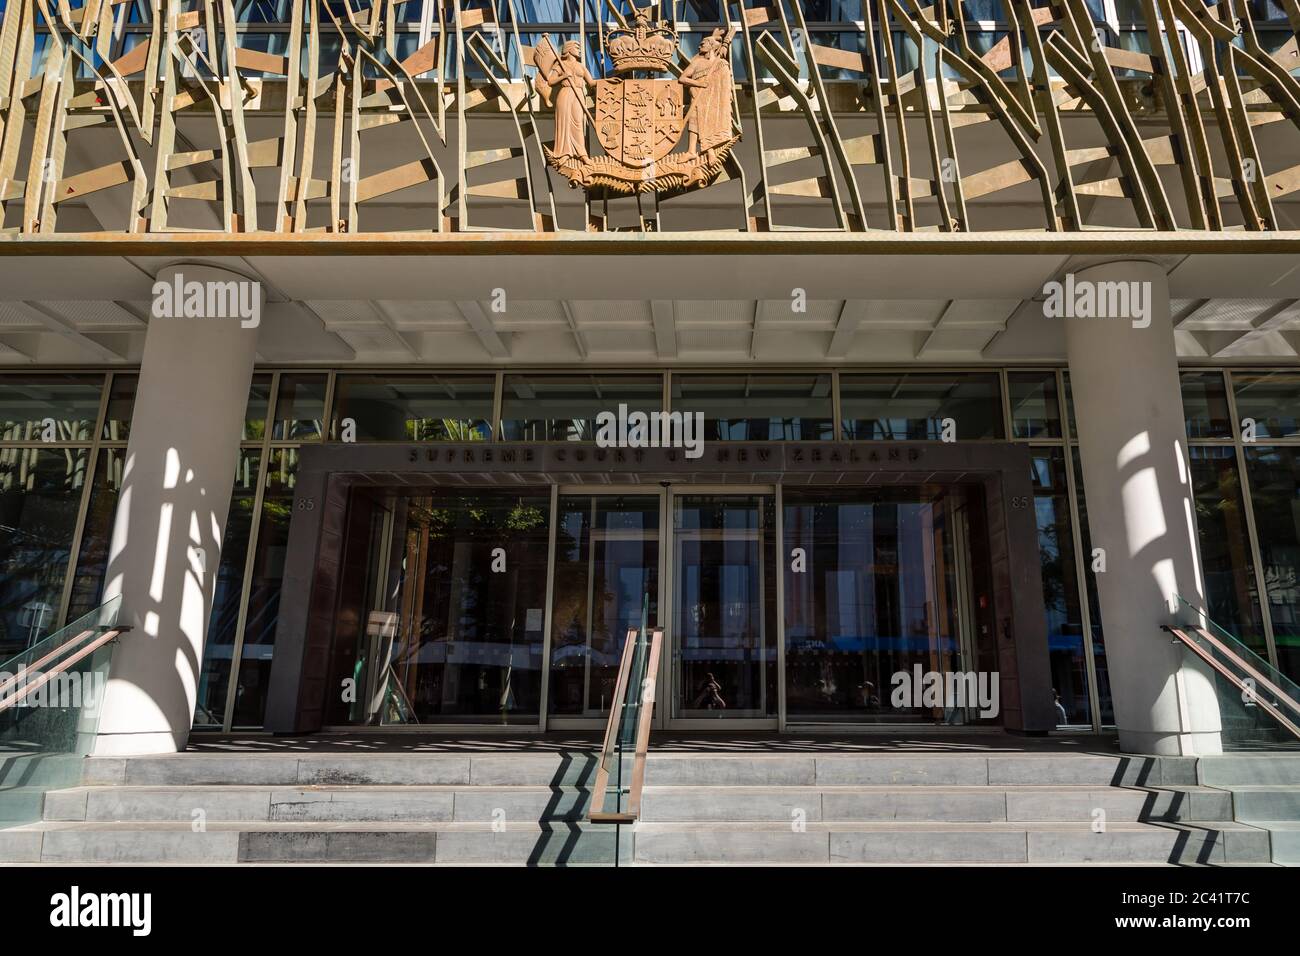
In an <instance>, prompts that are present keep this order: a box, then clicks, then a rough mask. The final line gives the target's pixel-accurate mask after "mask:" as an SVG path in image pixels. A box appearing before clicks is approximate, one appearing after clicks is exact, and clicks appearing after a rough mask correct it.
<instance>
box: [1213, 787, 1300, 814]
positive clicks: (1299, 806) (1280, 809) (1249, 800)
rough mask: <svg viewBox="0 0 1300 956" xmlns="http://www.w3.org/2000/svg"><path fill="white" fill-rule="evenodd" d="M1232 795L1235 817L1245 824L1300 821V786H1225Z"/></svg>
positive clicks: (1226, 791) (1225, 789)
mask: <svg viewBox="0 0 1300 956" xmlns="http://www.w3.org/2000/svg"><path fill="white" fill-rule="evenodd" d="M1223 792H1224V793H1231V794H1232V805H1233V808H1234V817H1235V819H1237V820H1241V821H1242V822H1244V823H1253V822H1254V821H1256V820H1300V785H1288V784H1264V785H1262V786H1241V785H1237V784H1234V785H1232V786H1225V787H1224V788H1223Z"/></svg>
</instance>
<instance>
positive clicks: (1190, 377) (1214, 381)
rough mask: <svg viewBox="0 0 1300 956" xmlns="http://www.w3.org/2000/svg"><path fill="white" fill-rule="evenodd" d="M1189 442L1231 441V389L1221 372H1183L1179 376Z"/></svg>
mask: <svg viewBox="0 0 1300 956" xmlns="http://www.w3.org/2000/svg"><path fill="white" fill-rule="evenodd" d="M1179 380H1180V382H1181V385H1182V393H1183V414H1184V416H1185V417H1186V419H1187V437H1188V438H1231V437H1232V416H1231V415H1230V414H1229V412H1228V389H1227V387H1226V386H1225V385H1224V384H1223V373H1222V372H1183V373H1182V374H1181V375H1180V376H1179Z"/></svg>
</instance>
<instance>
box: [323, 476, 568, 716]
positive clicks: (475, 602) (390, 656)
mask: <svg viewBox="0 0 1300 956" xmlns="http://www.w3.org/2000/svg"><path fill="white" fill-rule="evenodd" d="M362 494H365V495H369V496H372V497H373V496H374V492H372V491H368V490H361V489H359V490H358V491H357V492H354V494H353V499H354V500H353V502H352V505H351V507H352V508H353V512H354V514H355V515H358V516H361V515H362V514H363V510H364V505H363V504H360V503H359V502H358V501H357V498H358V496H359V495H362ZM370 507H371V516H370V517H367V518H366V521H364V522H353V521H350V529H349V542H350V543H349V545H348V552H349V554H352V553H355V551H356V549H355V548H354V547H353V543H354V541H355V539H357V538H360V539H361V540H362V543H365V544H367V545H368V546H369V550H370V557H369V559H368V563H369V564H370V565H371V567H374V568H375V569H376V571H375V573H374V580H375V584H374V585H373V586H369V587H366V588H365V589H364V590H363V591H359V592H358V593H357V595H356V596H350V595H349V594H346V593H345V594H344V598H343V601H342V608H341V613H340V615H339V617H340V621H339V623H338V626H337V627H336V630H335V647H334V652H333V655H332V658H333V667H334V670H335V676H334V681H335V683H334V684H333V685H332V686H340V682H341V681H342V680H344V679H346V678H354V679H356V681H357V685H356V686H357V687H358V704H359V706H356V707H351V708H347V707H346V706H345V705H333V704H332V705H331V706H332V707H334V710H335V711H339V712H342V711H346V716H345V718H344V719H346V720H351V721H354V722H359V723H369V724H388V723H497V724H514V723H520V724H530V723H536V722H537V721H538V720H539V718H540V703H541V674H542V669H541V668H542V644H543V634H544V631H545V606H546V562H547V550H548V546H549V523H550V522H549V518H548V516H549V513H550V495H549V494H548V493H547V492H546V491H545V490H537V491H525V492H500V491H495V490H486V489H485V490H474V491H452V490H447V491H442V490H439V491H437V492H436V493H435V494H432V495H428V496H422V497H408V496H405V495H398V494H389V495H387V496H385V497H384V498H383V500H382V501H380V502H378V503H377V504H374V505H372V506H370ZM358 524H360V525H361V526H360V527H358ZM348 560H349V561H350V560H351V559H350V558H349V559H348ZM354 577H356V575H354Z"/></svg>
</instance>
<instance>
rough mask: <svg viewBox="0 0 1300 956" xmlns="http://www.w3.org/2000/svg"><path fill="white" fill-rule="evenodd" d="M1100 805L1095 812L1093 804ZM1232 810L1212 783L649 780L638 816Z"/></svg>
mask: <svg viewBox="0 0 1300 956" xmlns="http://www.w3.org/2000/svg"><path fill="white" fill-rule="evenodd" d="M1098 810H1101V811H1103V812H1104V816H1099V815H1098V813H1097V811H1098ZM1099 818H1101V819H1105V820H1110V821H1139V820H1182V821H1197V820H1205V821H1214V820H1225V819H1231V818H1232V801H1231V798H1230V796H1229V795H1228V794H1227V793H1225V792H1223V791H1221V790H1214V789H1212V788H1209V787H1191V786H1187V787H1177V788H1171V789H1168V790H1141V789H1126V788H1120V787H1109V788H1106V787H1102V788H1098V787H1023V786H1022V787H993V786H984V787H928V786H923V785H916V786H910V787H901V788H899V787H888V786H878V787H831V788H822V787H647V788H646V790H645V793H644V795H643V797H642V805H641V819H642V820H644V821H646V822H648V823H664V822H683V823H689V822H700V823H706V822H711V821H712V822H762V823H778V822H786V823H789V822H791V821H793V820H803V821H804V822H825V823H834V822H845V821H850V822H851V821H863V822H888V821H899V822H907V823H925V822H944V823H996V822H1027V823H1029V822H1048V823H1050V822H1066V823H1076V822H1085V823H1090V822H1091V821H1093V820H1094V819H1099Z"/></svg>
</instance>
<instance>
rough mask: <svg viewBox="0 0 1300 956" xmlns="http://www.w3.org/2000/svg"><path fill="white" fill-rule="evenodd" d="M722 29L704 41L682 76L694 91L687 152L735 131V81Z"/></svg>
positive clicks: (701, 149)
mask: <svg viewBox="0 0 1300 956" xmlns="http://www.w3.org/2000/svg"><path fill="white" fill-rule="evenodd" d="M728 52H729V51H728V49H727V44H726V43H725V41H724V40H723V39H722V31H721V30H714V31H713V34H712V35H711V36H707V37H705V38H704V40H703V42H701V43H700V52H699V53H697V54H695V57H694V58H693V59H692V60H691V62H690V63H689V64H688V65H687V67H686V69H685V70H683V71H682V75H681V76H680V77H679V78H678V79H679V80H680V82H681V84H682V86H685V87H686V88H688V89H689V90H690V91H691V103H690V107H689V109H688V110H687V112H686V151H687V152H688V153H704V152H707V151H708V150H710V149H713V148H714V147H716V146H720V145H721V144H723V143H725V142H728V141H729V140H731V138H732V132H731V96H732V86H733V83H734V81H733V80H732V78H731V61H730V60H728V59H727V53H728Z"/></svg>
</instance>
